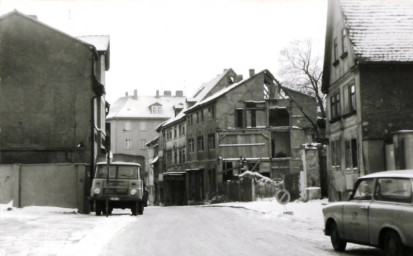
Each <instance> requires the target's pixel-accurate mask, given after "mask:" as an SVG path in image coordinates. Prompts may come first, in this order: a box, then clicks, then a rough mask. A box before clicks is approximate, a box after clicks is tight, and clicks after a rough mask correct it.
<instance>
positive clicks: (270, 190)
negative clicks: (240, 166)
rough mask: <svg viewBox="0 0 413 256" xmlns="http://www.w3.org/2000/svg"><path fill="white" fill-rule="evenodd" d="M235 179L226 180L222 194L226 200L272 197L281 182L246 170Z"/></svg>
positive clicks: (251, 199) (280, 185)
mask: <svg viewBox="0 0 413 256" xmlns="http://www.w3.org/2000/svg"><path fill="white" fill-rule="evenodd" d="M238 177H239V179H237V180H228V181H226V183H225V186H224V194H225V197H226V200H228V201H254V200H255V199H256V198H257V197H259V198H265V197H274V196H275V194H276V192H277V190H278V189H280V188H281V187H282V184H283V183H282V182H277V181H274V180H271V179H270V178H267V177H265V176H262V175H261V174H259V173H257V172H250V171H246V172H244V173H243V174H240V175H239V176H238Z"/></svg>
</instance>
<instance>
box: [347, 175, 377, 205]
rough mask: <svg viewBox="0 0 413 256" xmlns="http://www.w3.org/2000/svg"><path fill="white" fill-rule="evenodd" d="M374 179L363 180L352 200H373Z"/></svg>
mask: <svg viewBox="0 0 413 256" xmlns="http://www.w3.org/2000/svg"><path fill="white" fill-rule="evenodd" d="M373 188H374V179H366V180H361V181H360V182H359V183H358V186H357V188H356V191H355V192H354V196H353V198H352V199H355V200H371V199H372V198H373Z"/></svg>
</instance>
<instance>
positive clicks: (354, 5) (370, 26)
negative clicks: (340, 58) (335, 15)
mask: <svg viewBox="0 0 413 256" xmlns="http://www.w3.org/2000/svg"><path fill="white" fill-rule="evenodd" d="M340 6H341V8H342V11H343V14H344V19H345V24H346V26H347V28H348V30H349V38H350V40H351V42H352V44H353V45H354V51H355V54H356V57H357V58H358V59H359V60H362V61H371V62H376V61H380V62H381V61H397V62H407V61H413V1H412V0H362V1H361V0H340Z"/></svg>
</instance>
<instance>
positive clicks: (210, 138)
mask: <svg viewBox="0 0 413 256" xmlns="http://www.w3.org/2000/svg"><path fill="white" fill-rule="evenodd" d="M214 148H215V134H213V133H211V134H208V149H214Z"/></svg>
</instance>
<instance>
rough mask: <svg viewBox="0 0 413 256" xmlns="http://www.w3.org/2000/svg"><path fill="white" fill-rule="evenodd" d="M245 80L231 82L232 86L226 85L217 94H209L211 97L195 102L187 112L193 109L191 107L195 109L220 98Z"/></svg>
mask: <svg viewBox="0 0 413 256" xmlns="http://www.w3.org/2000/svg"><path fill="white" fill-rule="evenodd" d="M244 82H245V80H242V81H240V82H238V83H235V84H231V85H230V86H228V87H225V88H224V89H222V90H220V91H219V92H217V93H215V94H213V95H211V96H209V97H207V98H205V99H203V100H201V101H198V102H197V103H195V104H194V105H193V106H192V107H190V108H188V109H186V110H185V112H186V111H188V110H191V109H193V108H196V107H197V106H200V105H203V104H206V103H208V102H211V101H213V100H214V99H217V98H219V97H220V96H222V95H224V94H225V93H227V92H229V91H230V90H232V89H234V88H236V87H238V86H239V85H240V84H242V83H244Z"/></svg>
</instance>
